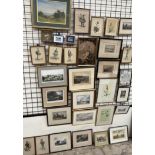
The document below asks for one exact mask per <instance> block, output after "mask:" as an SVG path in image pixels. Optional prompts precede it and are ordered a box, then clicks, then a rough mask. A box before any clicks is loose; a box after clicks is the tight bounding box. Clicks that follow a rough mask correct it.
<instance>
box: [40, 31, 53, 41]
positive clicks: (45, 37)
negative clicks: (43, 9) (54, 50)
mask: <svg viewBox="0 0 155 155" xmlns="http://www.w3.org/2000/svg"><path fill="white" fill-rule="evenodd" d="M41 41H42V42H52V31H50V30H42V31H41Z"/></svg>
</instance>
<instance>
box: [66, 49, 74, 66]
mask: <svg viewBox="0 0 155 155" xmlns="http://www.w3.org/2000/svg"><path fill="white" fill-rule="evenodd" d="M76 63H77V48H76V47H65V48H64V64H66V65H74V64H76Z"/></svg>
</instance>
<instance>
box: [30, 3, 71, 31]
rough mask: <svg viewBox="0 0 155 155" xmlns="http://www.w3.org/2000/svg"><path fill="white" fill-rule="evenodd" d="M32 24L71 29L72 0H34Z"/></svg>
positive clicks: (38, 26) (41, 26)
mask: <svg viewBox="0 0 155 155" xmlns="http://www.w3.org/2000/svg"><path fill="white" fill-rule="evenodd" d="M31 6H32V26H33V27H37V28H52V29H69V28H70V14H71V0H50V1H49V0H32V5H31Z"/></svg>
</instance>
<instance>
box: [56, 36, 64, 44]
mask: <svg viewBox="0 0 155 155" xmlns="http://www.w3.org/2000/svg"><path fill="white" fill-rule="evenodd" d="M53 42H54V43H59V44H63V42H64V36H63V35H54V36H53Z"/></svg>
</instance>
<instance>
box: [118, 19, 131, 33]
mask: <svg viewBox="0 0 155 155" xmlns="http://www.w3.org/2000/svg"><path fill="white" fill-rule="evenodd" d="M119 34H120V35H131V34H132V19H121V20H120V26H119Z"/></svg>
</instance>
